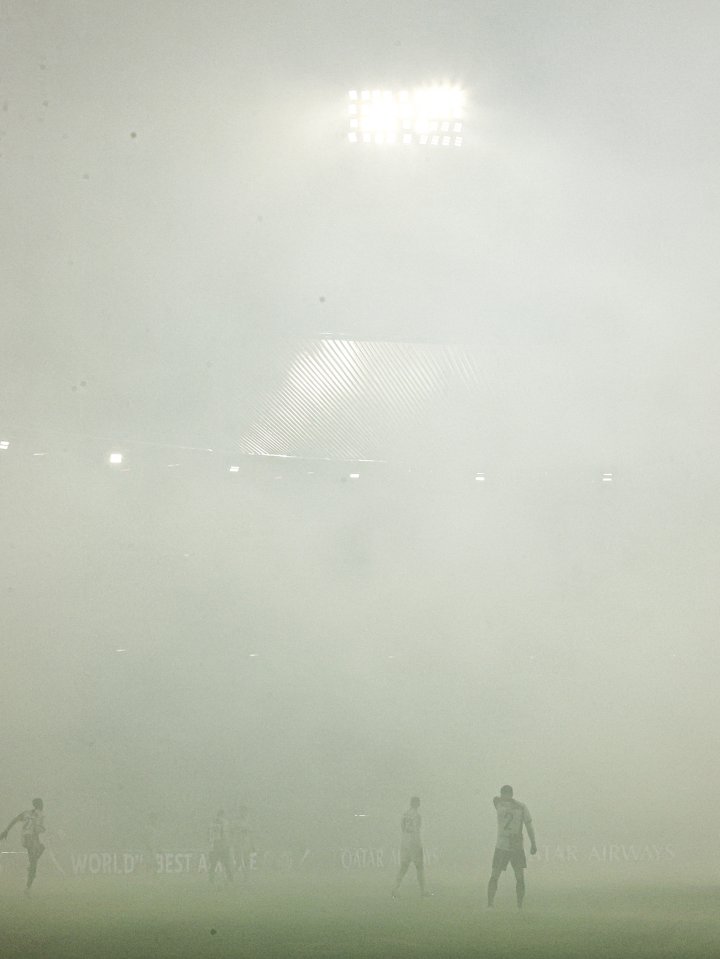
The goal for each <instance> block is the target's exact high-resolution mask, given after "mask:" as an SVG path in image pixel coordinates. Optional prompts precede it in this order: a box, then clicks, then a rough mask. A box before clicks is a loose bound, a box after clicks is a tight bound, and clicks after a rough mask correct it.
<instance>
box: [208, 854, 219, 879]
mask: <svg viewBox="0 0 720 959" xmlns="http://www.w3.org/2000/svg"><path fill="white" fill-rule="evenodd" d="M219 859H220V857H219V856H218V852H217V849H215V847H214V846H213V848H212V849H211V850H210V853H209V855H208V879H209V880H210V882H214V881H215V870H216V869H217V867H218V861H219Z"/></svg>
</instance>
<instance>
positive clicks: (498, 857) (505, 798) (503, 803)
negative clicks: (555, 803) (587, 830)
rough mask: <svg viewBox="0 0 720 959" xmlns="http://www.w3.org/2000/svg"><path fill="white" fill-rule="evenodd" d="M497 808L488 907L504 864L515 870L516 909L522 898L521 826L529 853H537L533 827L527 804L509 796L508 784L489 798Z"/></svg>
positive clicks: (509, 787) (523, 848) (523, 889)
mask: <svg viewBox="0 0 720 959" xmlns="http://www.w3.org/2000/svg"><path fill="white" fill-rule="evenodd" d="M493 803H494V805H495V809H496V811H497V822H498V834H497V842H496V844H495V854H494V855H493V862H492V874H491V876H490V882H489V883H488V909H492V907H493V904H494V902H495V893H496V892H497V885H498V879H499V878H500V873H501V872H504V871H505V870H506V869H507V867H508V863H510V864H511V865H512V867H513V871H514V872H515V892H516V895H517V905H518V909H522V905H523V899H524V898H525V868H526V867H527V859H526V858H525V847H524V846H523V826H524V827H525V829H527V834H528V836H529V837H530V855H531V856H534V855H535V853H536V852H537V845H536V844H535V830H534V829H533V824H532V817H531V816H530V810H529V809H528V807H527V806H526V805H525V804H524V803H521V802H518V801H517V800H516V799H513V788H512V786H503V787H502V789H501V790H500V795H499V796H495V798H494V799H493Z"/></svg>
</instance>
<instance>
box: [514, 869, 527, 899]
mask: <svg viewBox="0 0 720 959" xmlns="http://www.w3.org/2000/svg"><path fill="white" fill-rule="evenodd" d="M513 870H514V872H515V895H516V896H517V907H518V909H522V906H523V899H524V898H525V869H524V867H523V866H520V865H515V863H513Z"/></svg>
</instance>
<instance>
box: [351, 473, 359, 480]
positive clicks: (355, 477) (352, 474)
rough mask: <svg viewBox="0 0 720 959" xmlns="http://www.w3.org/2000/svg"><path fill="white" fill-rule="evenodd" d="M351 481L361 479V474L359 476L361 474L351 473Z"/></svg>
mask: <svg viewBox="0 0 720 959" xmlns="http://www.w3.org/2000/svg"><path fill="white" fill-rule="evenodd" d="M350 479H360V474H359V473H351V474H350Z"/></svg>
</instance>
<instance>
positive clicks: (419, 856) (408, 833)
mask: <svg viewBox="0 0 720 959" xmlns="http://www.w3.org/2000/svg"><path fill="white" fill-rule="evenodd" d="M421 826H422V819H421V817H420V799H419V797H418V796H413V797H412V799H411V800H410V808H409V809H408V810H407V811H406V812H405V813H403V817H402V819H401V820H400V830H401V835H400V868H399V870H398V874H397V878H396V879H395V886H394V888H393V891H392V896H393V899H397V898H398V890H399V889H400V883H401V882H402V881H403V879H404V878H405V873H406V872H407V871H408V869H409V868H410V863H411V862H414V863H415V873H416V875H417V881H418V885H419V886H420V895H421V896H425V895H427V893H426V892H425V865H424V861H423V846H422V838H421V835H420V829H421Z"/></svg>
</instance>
